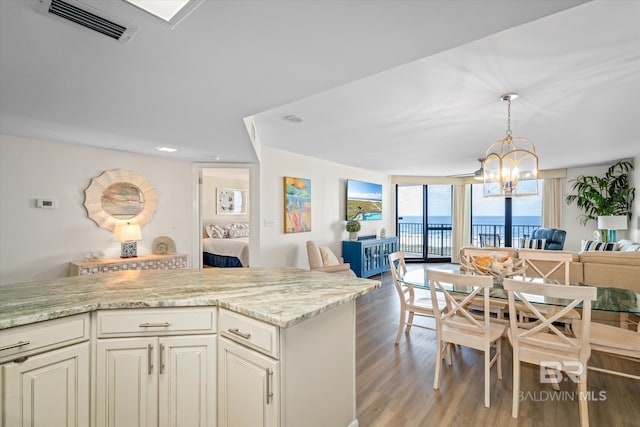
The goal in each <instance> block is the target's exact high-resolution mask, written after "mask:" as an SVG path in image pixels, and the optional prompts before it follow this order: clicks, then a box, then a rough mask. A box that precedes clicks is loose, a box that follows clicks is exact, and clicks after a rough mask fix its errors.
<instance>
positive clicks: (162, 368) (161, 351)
mask: <svg viewBox="0 0 640 427" xmlns="http://www.w3.org/2000/svg"><path fill="white" fill-rule="evenodd" d="M160 373H161V374H164V344H160Z"/></svg>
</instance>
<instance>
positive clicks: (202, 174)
mask: <svg viewBox="0 0 640 427" xmlns="http://www.w3.org/2000/svg"><path fill="white" fill-rule="evenodd" d="M255 173H256V168H255V165H253V164H219V163H208V164H194V167H193V176H194V182H195V186H194V188H195V191H194V208H193V209H194V219H195V220H194V221H193V223H194V232H193V236H194V238H193V248H192V263H191V265H192V268H194V269H202V268H207V267H208V266H209V265H217V266H222V265H218V264H217V261H216V262H211V260H212V259H216V260H219V259H222V258H225V257H229V258H237V259H236V260H233V259H229V260H228V261H231V263H229V266H240V265H238V262H240V261H241V263H242V265H241V266H245V267H248V263H249V262H252V261H257V255H256V256H253V254H254V253H255V254H257V253H258V251H257V249H256V248H257V247H258V246H257V242H258V238H259V233H258V232H259V229H258V226H257V214H256V212H257V210H258V209H257V208H258V203H259V202H258V200H259V198H258V194H257V191H256V190H255V187H256V184H255V181H256V180H255V178H254V176H255ZM230 194H233V195H236V197H237V198H238V199H237V203H240V204H244V205H245V206H238V205H237V204H236V206H235V208H234V209H232V210H231V209H229V205H228V201H227V202H226V203H223V202H225V200H226V197H228V196H229V195H230ZM220 197H225V199H223V200H218V199H219V198H220ZM232 224H234V225H235V224H242V225H243V226H246V234H247V235H246V236H244V235H243V236H240V237H241V238H242V240H245V241H247V244H248V251H244V252H243V254H242V255H240V254H236V253H231V252H233V250H232V249H231V248H233V247H234V246H235V247H237V246H238V241H239V240H238V239H236V238H235V236H230V235H229V234H228V233H226V234H224V235H220V234H218V235H216V241H215V242H213V241H211V239H212V237H211V236H210V235H209V231H210V226H211V225H216V226H219V227H221V228H223V229H225V230H228V227H229V226H230V225H232ZM236 234H237V233H236ZM230 237H231V238H234V242H233V243H234V244H233V245H231V244H230V243H231V242H230V240H226V239H229V238H230ZM218 238H219V240H218ZM207 239H209V240H207ZM212 243H215V248H216V249H211V248H212V246H211V244H212ZM225 243H229V245H225ZM205 246H206V248H205ZM227 247H228V249H227ZM229 251H231V252H229ZM247 252H248V254H247ZM212 256H213V258H212Z"/></svg>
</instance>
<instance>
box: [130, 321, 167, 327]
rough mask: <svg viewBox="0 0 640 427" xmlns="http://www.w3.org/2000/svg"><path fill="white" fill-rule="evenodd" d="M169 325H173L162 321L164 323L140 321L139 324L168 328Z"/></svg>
mask: <svg viewBox="0 0 640 427" xmlns="http://www.w3.org/2000/svg"><path fill="white" fill-rule="evenodd" d="M169 326H171V325H170V324H169V322H162V323H149V322H145V323H140V324H139V325H138V327H139V328H168V327H169Z"/></svg>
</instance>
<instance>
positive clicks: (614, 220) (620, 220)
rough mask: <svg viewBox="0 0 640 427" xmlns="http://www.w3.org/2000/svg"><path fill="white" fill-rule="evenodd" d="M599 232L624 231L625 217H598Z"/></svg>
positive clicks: (625, 227)
mask: <svg viewBox="0 0 640 427" xmlns="http://www.w3.org/2000/svg"><path fill="white" fill-rule="evenodd" d="M598 228H599V229H600V230H626V229H627V217H626V216H625V215H604V216H599V217H598Z"/></svg>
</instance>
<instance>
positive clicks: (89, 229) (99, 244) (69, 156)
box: [0, 135, 394, 284]
mask: <svg viewBox="0 0 640 427" xmlns="http://www.w3.org/2000/svg"><path fill="white" fill-rule="evenodd" d="M113 169H130V170H133V171H135V172H137V173H138V174H140V175H142V176H144V177H145V178H146V179H147V181H149V183H151V185H153V186H154V189H155V191H156V193H157V195H158V208H157V211H156V213H155V215H154V217H153V218H152V220H151V221H150V222H149V223H147V224H146V225H145V226H144V227H143V228H142V237H143V240H142V241H140V242H138V253H139V254H146V253H150V252H151V245H152V242H153V239H154V238H155V237H158V236H169V237H171V238H172V239H173V240H174V241H175V242H176V247H177V250H178V252H180V253H187V254H189V255H190V256H191V260H190V261H191V265H194V263H193V261H194V260H193V256H194V253H195V251H194V250H193V248H194V247H197V245H196V244H195V243H197V242H195V243H194V238H196V237H194V236H198V233H194V230H199V229H200V226H199V224H198V223H197V218H196V217H195V215H194V210H193V203H194V200H193V199H194V194H195V193H194V192H195V191H196V190H195V179H194V175H193V164H192V163H189V162H184V161H178V160H171V159H167V158H164V157H158V156H145V155H139V154H131V153H126V152H122V151H114V150H105V149H98V148H92V147H88V146H83V145H75V144H65V143H58V142H52V141H42V140H33V139H25V138H19V137H14V136H8V135H0V284H8V283H20V282H28V281H36V280H52V279H56V278H60V277H64V276H66V275H67V272H68V264H69V262H70V261H82V259H83V256H84V255H85V254H86V253H88V252H91V251H103V252H104V253H105V255H106V256H107V257H115V258H117V257H119V255H120V245H119V243H118V242H116V241H115V240H114V238H113V234H112V233H111V232H109V231H108V230H106V229H103V228H100V227H98V226H97V225H96V224H95V223H94V222H93V221H92V220H91V219H89V218H88V217H87V212H86V210H85V208H84V205H83V203H84V190H85V188H87V186H88V185H89V183H90V181H91V179H92V178H94V177H96V176H98V175H100V174H101V173H102V172H104V171H105V170H113ZM258 170H259V174H258V176H259V179H258V180H257V181H259V182H255V183H252V184H251V191H252V192H255V194H253V195H252V196H251V202H252V205H250V211H251V215H256V216H257V217H258V218H259V220H253V219H252V232H251V236H252V239H251V242H252V248H251V250H252V253H251V256H252V266H256V267H280V266H289V267H300V268H305V269H306V268H308V262H307V255H306V246H305V243H306V241H307V240H312V239H313V240H316V241H318V243H320V244H321V245H328V246H330V247H331V248H332V249H333V250H334V251H335V252H336V254H341V252H342V250H341V249H342V244H341V242H342V240H344V239H347V237H348V234H347V232H346V231H345V230H344V225H345V223H346V220H345V219H344V217H345V204H346V200H345V199H346V194H345V193H346V188H345V187H346V179H347V178H353V179H358V180H361V181H369V182H376V183H380V184H383V197H384V212H383V220H382V221H365V222H363V223H362V225H363V227H362V231H361V232H360V234H361V235H364V234H378V233H379V231H380V229H381V228H382V227H385V228H386V229H387V235H388V236H391V235H393V230H394V227H393V224H394V220H393V217H392V216H391V212H392V210H391V209H392V207H393V205H394V203H393V201H392V200H391V191H390V189H389V188H390V185H389V182H388V178H387V176H386V175H383V174H380V173H375V172H370V171H365V170H361V169H354V168H351V167H347V166H344V165H340V164H336V163H331V162H326V161H323V160H318V159H313V158H310V157H305V156H299V155H295V154H292V153H287V152H283V151H280V150H275V149H269V148H267V147H263V148H262V164H261V165H260V167H259V168H258ZM284 176H294V177H301V178H309V179H311V183H312V230H311V231H310V232H305V233H297V234H284V232H283V218H284V212H283V206H284V202H283V182H282V178H283V177H284ZM229 185H234V184H232V183H231V184H229ZM238 185H240V183H238ZM256 194H257V195H258V197H255V195H256ZM38 197H52V198H55V199H57V200H58V204H59V207H58V208H57V209H37V208H36V207H35V199H36V198H38ZM265 220H267V221H266V222H265ZM270 221H273V225H270ZM258 224H259V226H257V225H258ZM254 229H256V232H255V233H254ZM254 245H255V246H254ZM197 256H199V254H198V255H197ZM254 261H255V263H254Z"/></svg>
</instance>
